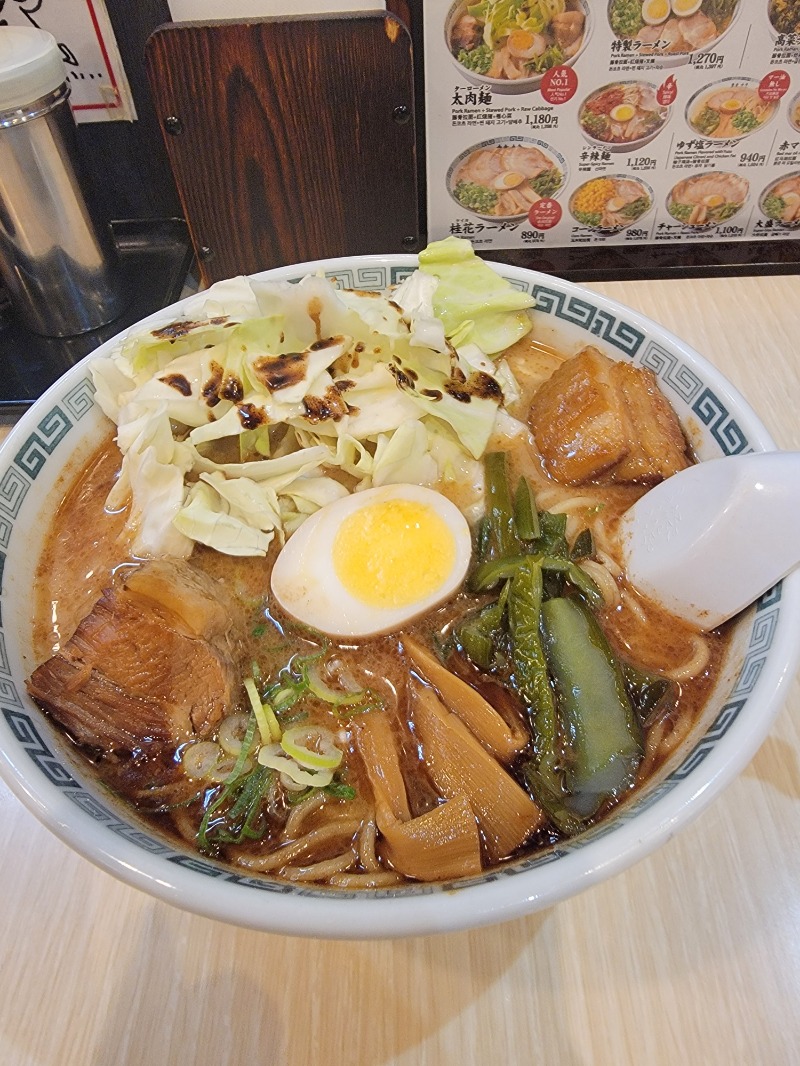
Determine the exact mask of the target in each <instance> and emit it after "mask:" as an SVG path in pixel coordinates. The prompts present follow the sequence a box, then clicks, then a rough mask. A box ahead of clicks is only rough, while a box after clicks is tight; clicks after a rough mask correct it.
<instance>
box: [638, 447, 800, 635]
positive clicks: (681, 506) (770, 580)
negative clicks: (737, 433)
mask: <svg viewBox="0 0 800 1066" xmlns="http://www.w3.org/2000/svg"><path fill="white" fill-rule="evenodd" d="M620 537H621V540H620V544H621V547H622V555H623V565H624V567H625V572H626V575H627V578H628V580H629V581H630V583H631V584H632V585H633V586H634V588H636V589H638V591H639V592H641V593H642V594H643V595H645V596H647V597H648V598H649V599H652V600H654V601H656V602H657V603H660V604H663V606H664V607H665V608H667V610H669V611H671V612H672V614H675V615H678V616H679V617H680V618H685V619H686V620H687V621H688V622H690V623H691V624H692V625H695V626H697V628H698V629H701V630H709V629H714V628H715V627H716V626H718V625H720V624H721V623H722V622H724V621H725V620H726V619H728V618H732V617H733V615H735V614H737V613H738V612H739V611H741V610H743V608H745V607H747V606H748V605H749V604H751V603H753V601H754V600H756V599H758V597H759V596H760V595H761V594H762V593H763V592H766V591H767V589H769V588H771V587H772V586H773V585H774V584H776V583H777V582H778V581H779V580H780V579H781V578H782V577H785V576H786V575H787V574H788V573H789V571H791V570H793V569H794V568H795V567H796V566H797V565H798V564H800V452H763V453H762V452H759V453H757V454H754V455H736V456H729V457H726V458H724V459H712V460H710V461H709V462H706V463H699V464H698V465H697V466H692V467H690V468H689V469H688V470H683V471H681V472H680V473H679V474H674V475H673V476H672V477H670V478H667V480H666V481H663V482H661V484H660V485H656V486H655V488H653V489H651V490H650V491H649V492H648V493H646V494H645V495H644V496H642V498H641V499H640V500H638V501H637V502H636V503H635V504H634V505H633V507H631V508H630V510H628V511H627V512H626V513H625V515H623V517H622V520H621V525H620Z"/></svg>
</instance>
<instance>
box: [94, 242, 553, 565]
mask: <svg viewBox="0 0 800 1066" xmlns="http://www.w3.org/2000/svg"><path fill="white" fill-rule="evenodd" d="M532 302H533V301H532V300H531V298H530V297H529V296H527V295H526V294H524V293H520V292H517V291H516V290H515V289H514V288H513V287H512V286H511V285H510V284H509V283H508V282H507V281H505V280H503V279H502V278H500V277H499V276H498V275H497V274H495V273H494V271H492V270H491V269H490V268H489V267H487V266H486V265H485V264H484V263H483V262H482V261H481V260H479V259H477V257H475V256H474V254H473V252H472V249H471V247H470V245H469V243H468V242H466V241H459V240H456V239H455V238H448V239H447V240H445V241H440V242H437V243H435V244H432V245H430V246H429V247H428V248H427V249H426V250H425V252H423V253H422V254H421V255H420V269H419V270H417V271H414V272H413V273H412V274H411V275H410V276H409V277H408V278H407V279H406V280H405V281H404V282H403V283H402V284H401V285H399V286H398V287H397V288H396V289H394V290H392V291H391V293H389V294H385V293H365V292H357V291H339V290H337V289H336V288H335V286H334V284H333V283H332V282H331V281H330V280H328V279H327V278H324V277H320V276H312V275H309V276H307V277H305V278H303V279H302V280H301V281H300V282H299V283H297V284H290V283H289V282H275V281H264V280H259V279H247V278H233V279H231V280H229V281H225V282H220V283H218V284H216V285H213V286H211V288H210V289H208V290H207V291H205V292H201V293H198V294H196V295H195V296H193V297H192V298H190V300H189V301H187V302H186V303H185V304H184V305H182V317H181V318H180V319H178V320H177V321H170V320H168V319H167V320H165V321H164V322H163V324H161V325H159V326H156V327H153V326H152V325H151V326H150V327H149V328H142V327H139V328H138V329H134V330H133V331H131V332H130V333H129V334H128V335H127V336H126V337H124V338H123V339H122V340H121V341H120V342H119V343H118V345H117V347H116V348H115V349H114V351H112V353H111V354H110V355H109V356H107V357H104V358H98V359H95V360H94V361H93V362H92V364H91V368H90V369H91V373H92V375H93V379H94V382H95V386H96V390H97V391H96V395H97V399H98V403H99V404H100V406H101V407H102V409H103V411H104V412H105V413H106V414H107V415H108V417H109V418H111V419H112V420H113V421H114V422H115V423H116V425H117V441H118V445H119V448H120V451H121V452H122V454H123V462H122V468H121V473H120V477H119V479H118V481H117V483H116V484H115V486H114V488H113V489H112V491H111V495H110V497H109V504H110V505H113V506H114V507H122V506H124V505H125V504H126V503H127V502H128V499H129V498H130V501H131V510H130V519H129V523H128V531H129V533H130V536H131V541H132V550H133V551H134V552H135V553H136V554H137V555H141V556H144V557H147V556H154V555H164V554H167V555H176V556H182V557H186V556H188V555H189V554H190V552H191V550H192V547H193V544H194V543H195V542H198V543H202V544H206V545H209V546H210V547H213V548H215V549H216V550H218V551H221V552H226V553H228V554H231V555H264V554H265V553H266V552H267V551H268V550H269V547H270V545H271V544H272V542H273V540H274V538H275V537H276V536H277V537H278V538H279V540H282V539H283V538H284V536H285V534H286V533H287V532H292V531H293V530H294V529H296V528H297V527H298V526H299V525H300V524H301V523H302V522H303V521H304V520H305V518H306V517H307V516H308V515H309V514H311V513H313V512H314V511H315V510H317V509H318V508H320V507H324V506H325V505H326V504H328V503H330V502H332V501H333V500H336V499H338V498H340V496H342V495H345V494H347V493H348V492H350V491H353V490H355V491H358V490H360V489H365V488H369V487H371V486H372V485H383V484H389V483H399V482H407V483H413V484H421V485H436V484H440V483H446V482H449V484H450V486H451V488H452V490H453V491H452V495H453V496H454V498H455V497H458V499H459V502H460V503H462V504H463V506H464V509H465V510H468V509H469V508H470V507H471V506H473V505H475V504H476V502H477V503H479V502H480V499H481V494H482V481H481V479H480V477H479V476H476V474H475V463H476V461H477V460H479V459H480V458H481V456H482V455H483V452H484V451H485V450H486V448H487V445H488V443H489V440H490V438H491V437H492V434H493V433H494V432H495V430H496V428H497V425H498V417H499V415H500V414H501V413H502V407H503V404H504V403H505V402H510V401H511V400H513V399H515V398H516V396H517V395H518V390H517V386H516V383H515V381H514V379H513V375H512V374H511V373H510V371H509V369H508V366H507V365H506V364H505V363H504V362H503V361H502V360H499V361H498V362H497V364H495V363H494V361H493V360H492V359H490V358H489V356H490V355H492V354H494V353H496V352H499V351H501V350H502V349H503V348H505V347H507V346H508V345H510V344H511V343H513V341H515V340H517V339H518V338H519V337H520V336H522V335H524V333H525V332H527V330H528V329H529V328H530V322H529V318H528V310H527V309H528V308H529V307H530V306H531V304H532ZM237 460H238V461H237Z"/></svg>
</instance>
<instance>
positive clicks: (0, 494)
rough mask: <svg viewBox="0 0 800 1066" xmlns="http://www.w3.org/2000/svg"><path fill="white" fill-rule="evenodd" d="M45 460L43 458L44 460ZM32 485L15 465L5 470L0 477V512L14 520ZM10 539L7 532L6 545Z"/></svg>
mask: <svg viewBox="0 0 800 1066" xmlns="http://www.w3.org/2000/svg"><path fill="white" fill-rule="evenodd" d="M44 461H45V460H44V459H43V460H42V462H44ZM30 487H31V483H30V481H29V480H28V479H27V478H26V477H22V475H21V474H20V472H19V471H18V470H17V469H15V468H14V467H13V466H10V467H9V468H8V470H5V471H4V472H3V475H2V477H0V514H3V515H7V516H8V518H9V519H12V520H13V519H14V518H16V517H17V515H18V514H19V509H20V507H21V506H22V504H23V502H24V500H25V497H26V496H27V495H28V490H29V489H30ZM9 540H10V536H9V535H8V534H7V535H6V539H5V541H4V545H5V546H6V547H7V546H8V543H9Z"/></svg>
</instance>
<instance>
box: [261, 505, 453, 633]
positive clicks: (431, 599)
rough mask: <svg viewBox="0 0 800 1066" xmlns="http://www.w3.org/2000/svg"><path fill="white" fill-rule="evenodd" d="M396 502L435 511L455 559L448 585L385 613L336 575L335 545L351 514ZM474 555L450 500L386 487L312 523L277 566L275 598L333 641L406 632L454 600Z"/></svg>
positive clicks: (325, 510)
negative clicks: (408, 626) (428, 613)
mask: <svg viewBox="0 0 800 1066" xmlns="http://www.w3.org/2000/svg"><path fill="white" fill-rule="evenodd" d="M392 500H407V501H410V502H413V503H418V504H422V505H424V506H426V507H429V508H430V509H431V510H432V511H433V512H434V513H435V514H436V515H437V516H438V517H439V518H440V519H441V520H442V521H443V522H444V523H445V525H446V526H447V528H448V530H449V531H450V534H451V536H452V539H453V547H454V550H455V557H454V560H453V564H452V566H451V568H450V571H449V573H448V574H447V576H446V577H445V579H444V580H443V581H442V582H441V584H440V585H439V586H438V587H437V588H435V589H434V590H433V591H432V592H430V593H429V594H428V595H426V596H423V597H421V598H420V599H418V600H415V601H414V602H413V603H408V604H403V605H402V606H397V607H387V608H382V607H376V606H373V605H372V604H368V603H364V602H363V601H362V600H360V599H358V598H357V597H355V596H353V595H352V594H351V593H350V592H349V591H348V590H347V589H346V588H345V586H344V585H343V584H342V582H341V581H340V580H339V578H338V577H337V575H336V569H335V566H334V559H333V545H334V541H335V539H336V534H337V533H338V531H339V528H340V527H341V525H342V523H343V522H344V521H345V519H346V518H348V517H349V516H350V515H351V514H353V513H354V512H356V511H359V510H361V509H362V508H363V507H366V506H368V505H371V504H381V503H388V502H390V501H392ZM376 547H377V548H379V547H380V546H379V545H378V546H376ZM471 552H472V538H471V534H470V529H469V525H468V524H467V520H466V519H465V518H464V516H463V514H462V513H461V511H459V509H458V508H457V507H456V506H455V504H454V503H451V501H450V500H448V499H447V497H446V496H442V495H441V493H439V492H436V491H434V490H433V489H429V488H425V487H423V486H420V485H381V486H380V487H379V488H373V489H366V490H365V491H363V492H356V493H353V494H351V495H350V496H345V497H342V499H340V500H335V501H334V502H333V503H330V504H327V505H326V506H325V507H322V508H320V510H319V511H316V512H315V513H314V514H313V515H311V516H310V517H309V518H307V519H306V520H305V521H304V522H303V524H302V526H300V528H299V529H298V530H296V532H295V533H293V534H292V536H291V537H290V538H289V540H288V541H287V542H286V544H285V545H284V547H283V549H282V550H281V552H280V554H279V555H278V558H277V560H276V561H275V566H274V567H273V570H272V579H271V588H272V594H273V596H274V597H275V599H276V600H277V601H278V603H279V604H280V605H281V607H282V608H283V609H284V610H285V611H286V613H287V614H289V615H291V616H292V617H293V618H295V619H297V620H298V621H300V622H303V623H305V624H306V625H308V626H311V627H312V628H313V629H316V630H319V631H320V632H321V633H325V634H327V635H328V636H332V637H339V638H345V639H347V638H351V639H355V638H360V637H372V636H378V635H380V634H382V633H390V632H393V631H395V630H398V629H400V628H401V627H402V626H403V625H405V624H407V623H408V622H411V621H413V619H415V618H418V617H419V616H420V615H422V614H424V613H425V612H426V611H429V610H430V609H431V608H432V607H435V606H436V605H437V604H439V603H442V602H443V601H444V600H446V599H448V598H449V597H450V596H452V595H453V594H454V593H455V592H456V590H457V589H458V587H459V586H460V585H461V583H462V581H463V580H464V577H465V575H466V572H467V569H468V567H469V562H470V556H471Z"/></svg>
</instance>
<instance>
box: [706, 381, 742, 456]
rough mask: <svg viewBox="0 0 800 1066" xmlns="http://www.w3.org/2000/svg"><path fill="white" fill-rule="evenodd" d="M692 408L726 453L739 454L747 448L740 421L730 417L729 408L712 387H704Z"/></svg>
mask: <svg viewBox="0 0 800 1066" xmlns="http://www.w3.org/2000/svg"><path fill="white" fill-rule="evenodd" d="M692 410H693V411H694V413H695V414H696V415H697V417H698V418H699V419H700V421H701V422H702V423H703V425H704V426H708V427H709V429H710V430H711V435H712V436H713V437H714V440H715V441H716V442H717V443H718V444H719V446H720V448H721V449H722V451H723V453H724V454H725V455H738V454H739V453H740V452H744V451H746V450H747V447H748V442H747V437H745V435H744V433H743V432H742V430H741V429H740V427H739V424H738V422H737V421H736V420H735V419H733V418H730V417H729V415H730V412H729V411H728V408H727V407H726V406H725V404H724V403H723V402H722V401H721V400H720V398H719V397H718V396H716V395H715V394H714V393H713V392H712V391H711V390H710V389H703V391H702V393H701V394H700V396H698V398H697V400H696V401H695V403H694V404H693V405H692Z"/></svg>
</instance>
